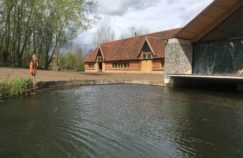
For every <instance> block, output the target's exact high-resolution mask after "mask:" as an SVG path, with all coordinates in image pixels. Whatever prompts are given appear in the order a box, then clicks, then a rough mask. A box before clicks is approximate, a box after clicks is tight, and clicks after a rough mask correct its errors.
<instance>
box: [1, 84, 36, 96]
mask: <svg viewBox="0 0 243 158" xmlns="http://www.w3.org/2000/svg"><path fill="white" fill-rule="evenodd" d="M32 88H33V81H32V80H31V79H19V80H15V81H9V80H4V81H0V99H1V98H2V99H3V98H6V97H11V96H17V95H21V94H23V93H24V92H26V91H28V90H30V89H32Z"/></svg>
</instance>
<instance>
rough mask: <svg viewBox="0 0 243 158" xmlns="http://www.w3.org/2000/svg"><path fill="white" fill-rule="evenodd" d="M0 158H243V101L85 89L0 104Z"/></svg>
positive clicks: (135, 89)
mask: <svg viewBox="0 0 243 158" xmlns="http://www.w3.org/2000/svg"><path fill="white" fill-rule="evenodd" d="M0 128H1V129H0V157H3V158H8V157H12V158H14V157H16V158H32V157H34V158H68V157H71V158H75V157H76V158H96V157H98V158H161V157H165V158H168V157H178V158H186V157H205V158H209V157H212V158H216V157H220V158H224V157H243V95H242V94H232V93H222V92H208V91H198V90H185V89H170V88H162V87H153V86H141V85H106V86H84V87H80V88H76V89H69V90H63V91H55V92H45V93H42V94H38V95H36V96H34V97H16V98H11V99H8V100H7V101H5V102H2V103H0Z"/></svg>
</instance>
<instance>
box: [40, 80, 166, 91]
mask: <svg viewBox="0 0 243 158" xmlns="http://www.w3.org/2000/svg"><path fill="white" fill-rule="evenodd" d="M111 84H139V85H151V86H165V85H164V83H163V82H155V81H146V80H144V81H141V80H76V81H40V82H37V83H36V89H37V91H42V90H56V89H64V88H69V87H78V86H87V85H111Z"/></svg>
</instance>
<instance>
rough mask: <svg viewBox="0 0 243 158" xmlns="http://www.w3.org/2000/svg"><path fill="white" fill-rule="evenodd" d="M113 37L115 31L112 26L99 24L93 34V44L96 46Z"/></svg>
mask: <svg viewBox="0 0 243 158" xmlns="http://www.w3.org/2000/svg"><path fill="white" fill-rule="evenodd" d="M114 39H115V32H114V31H113V30H112V28H111V27H110V26H109V25H107V24H104V25H101V26H100V28H99V29H98V30H97V32H96V34H95V35H94V40H93V41H94V45H95V46H98V45H99V44H101V43H104V42H109V41H112V40H114Z"/></svg>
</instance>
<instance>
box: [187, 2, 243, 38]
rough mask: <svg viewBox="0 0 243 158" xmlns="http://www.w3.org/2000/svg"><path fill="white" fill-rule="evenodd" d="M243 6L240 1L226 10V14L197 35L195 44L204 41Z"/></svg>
mask: <svg viewBox="0 0 243 158" xmlns="http://www.w3.org/2000/svg"><path fill="white" fill-rule="evenodd" d="M242 5H243V1H242V0H238V1H237V2H236V3H235V4H234V5H232V6H231V7H230V8H229V9H228V10H225V12H224V13H223V14H222V15H221V16H219V17H218V18H217V19H215V21H214V22H213V23H211V24H209V25H207V27H205V29H203V30H202V31H201V33H200V34H197V35H196V36H195V37H194V38H193V39H192V41H193V42H198V41H199V40H200V39H202V38H203V37H204V36H206V35H207V34H208V33H209V32H211V31H212V30H213V29H214V28H216V27H217V26H218V25H219V24H221V23H222V22H223V21H224V20H225V19H227V18H228V17H229V16H230V15H232V14H233V13H234V12H235V11H236V10H237V9H239V8H240V7H241V6H242Z"/></svg>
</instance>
